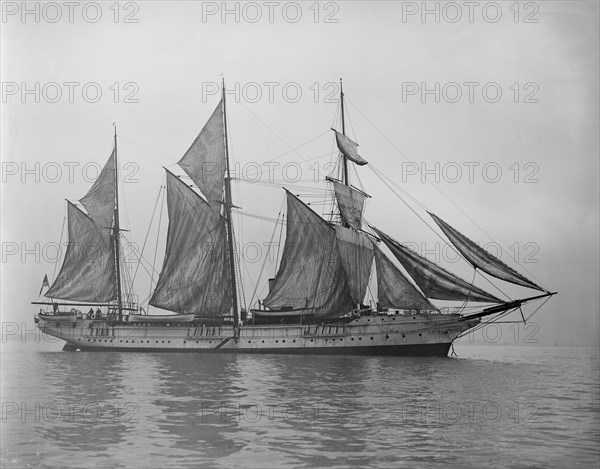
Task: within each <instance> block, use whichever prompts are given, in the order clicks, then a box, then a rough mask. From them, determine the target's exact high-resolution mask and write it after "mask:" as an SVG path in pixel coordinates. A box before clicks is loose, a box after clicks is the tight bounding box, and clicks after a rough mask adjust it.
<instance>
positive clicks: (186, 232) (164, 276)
mask: <svg viewBox="0 0 600 469" xmlns="http://www.w3.org/2000/svg"><path fill="white" fill-rule="evenodd" d="M167 210H168V213H169V229H168V231H167V247H166V252H165V258H164V261H163V266H162V270H161V273H160V276H159V278H158V282H157V285H156V288H155V290H154V294H153V295H152V298H151V300H150V304H151V305H152V306H156V307H158V308H163V309H167V310H170V311H175V312H177V313H194V314H196V315H197V316H200V317H207V318H212V317H215V316H223V315H225V314H227V313H228V312H229V310H230V308H231V305H232V294H231V280H230V278H231V277H230V272H229V268H228V263H227V262H228V250H227V236H226V230H225V223H224V221H223V220H222V217H221V216H220V215H219V213H218V212H217V211H215V210H214V209H213V208H212V207H211V206H210V205H209V204H208V203H207V202H206V201H205V200H204V199H202V197H200V196H199V195H198V194H196V193H195V192H194V191H193V190H192V189H190V188H189V187H188V186H187V185H186V184H185V183H184V182H182V181H181V180H180V179H179V178H178V177H177V176H175V175H173V174H172V173H170V172H168V171H167Z"/></svg>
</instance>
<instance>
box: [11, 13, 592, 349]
mask: <svg viewBox="0 0 600 469" xmlns="http://www.w3.org/2000/svg"><path fill="white" fill-rule="evenodd" d="M111 5H112V6H111ZM115 5H117V4H114V3H106V4H104V3H102V4H99V6H96V5H95V4H90V3H86V2H81V3H79V4H77V5H75V6H74V7H72V10H69V6H68V5H65V4H64V3H61V2H58V3H54V4H36V3H30V4H27V8H28V10H29V12H26V13H25V14H24V12H23V4H22V3H21V2H5V3H4V4H3V7H2V8H3V11H2V14H3V17H2V38H1V39H2V64H1V65H2V82H3V88H2V178H3V181H2V182H3V183H2V250H3V259H2V292H1V299H2V300H1V301H2V305H1V306H2V321H4V322H7V321H15V322H21V321H27V323H28V324H33V323H32V316H33V314H34V313H35V312H36V311H37V308H36V307H35V306H32V305H30V304H29V302H30V301H32V300H33V301H34V300H37V299H38V296H37V295H38V291H39V288H40V285H41V281H42V278H43V277H44V274H46V273H47V274H48V275H49V277H50V279H51V280H52V279H53V273H54V271H55V268H54V262H53V258H54V257H55V254H56V250H55V244H53V243H57V242H58V241H59V240H60V236H61V228H62V225H63V219H64V216H65V213H66V207H65V202H64V199H65V198H68V199H69V200H72V201H76V200H77V199H79V198H81V197H82V196H83V195H84V194H85V193H86V191H87V190H88V189H89V187H90V186H91V183H92V182H93V179H94V177H95V175H96V174H97V172H96V169H97V168H98V167H99V165H102V164H104V162H105V161H106V159H107V158H108V156H109V154H110V151H111V149H112V133H113V127H112V124H113V122H116V123H117V125H118V133H119V140H118V145H119V159H120V171H121V176H122V179H123V183H122V185H121V188H122V194H123V199H124V200H123V205H122V206H121V207H122V211H123V224H124V225H125V228H127V229H129V230H131V231H130V232H128V233H127V236H128V237H129V238H130V240H131V241H132V242H133V243H135V245H137V246H140V247H141V246H142V244H143V243H144V238H145V237H146V233H147V231H148V226H149V222H150V218H151V216H152V212H153V209H154V206H155V200H156V197H157V195H158V192H159V187H160V185H161V183H162V181H163V180H164V170H163V169H162V166H171V165H173V164H174V163H175V162H176V161H178V160H179V158H180V157H181V156H182V155H183V153H184V152H185V150H186V149H187V148H188V146H189V145H190V143H191V142H192V141H193V139H194V138H195V136H196V135H197V133H198V132H199V131H200V129H201V128H202V126H203V125H204V122H205V121H206V120H207V119H208V117H209V116H210V114H211V113H212V111H213V109H214V107H215V106H216V105H217V103H218V99H219V97H218V89H217V86H218V85H219V83H220V80H221V74H223V75H224V77H225V79H226V81H227V88H228V89H229V90H231V91H232V92H231V93H230V94H228V109H227V111H228V121H229V125H230V129H229V130H230V142H231V152H232V159H233V160H234V162H235V163H236V164H238V165H239V166H237V167H238V168H239V171H237V172H236V176H237V177H249V178H252V179H254V180H255V179H257V178H256V177H255V176H256V169H257V168H260V170H261V171H262V177H261V181H262V182H261V183H260V184H259V183H248V182H240V183H235V184H234V199H235V200H234V202H235V203H236V205H239V206H240V207H241V208H242V209H243V210H244V211H245V212H249V213H250V214H255V215H259V216H260V217H266V218H276V217H277V213H278V211H279V209H280V207H281V206H282V201H283V198H284V191H283V190H282V189H281V184H282V183H283V182H284V180H285V179H286V178H287V180H288V183H286V186H288V187H291V188H293V184H290V183H289V182H290V181H291V180H292V181H293V180H295V179H299V180H300V181H299V182H298V184H300V185H301V186H303V187H305V186H306V187H308V186H310V187H322V188H324V187H325V185H324V184H323V183H322V180H323V178H324V176H326V175H327V174H328V169H329V167H328V166H326V165H327V163H328V162H330V161H334V160H335V156H336V153H335V152H334V151H333V149H334V137H333V135H332V132H327V131H328V130H329V128H330V127H331V126H332V125H333V124H336V125H339V124H337V123H336V122H339V119H338V120H337V121H336V113H337V112H338V101H337V99H338V96H337V93H338V88H337V86H338V80H339V78H340V77H343V79H344V91H345V93H346V96H347V97H348V100H347V103H346V104H347V111H348V114H349V116H350V122H347V127H348V129H347V130H348V133H349V134H350V135H351V136H352V138H355V139H356V140H357V141H358V142H359V144H360V152H361V154H362V156H364V157H365V158H366V159H367V160H368V161H369V162H370V166H372V168H373V169H374V170H375V171H379V172H381V173H384V174H385V175H387V176H388V177H389V178H391V179H392V180H393V181H394V182H395V183H396V184H398V185H399V186H400V187H401V188H402V189H404V190H406V191H408V192H409V193H410V194H411V195H412V196H414V197H415V198H416V199H418V200H419V201H420V202H421V203H422V204H424V205H425V206H426V207H427V208H428V209H429V210H431V211H433V212H435V213H436V214H438V215H439V216H440V217H441V218H443V219H444V220H446V221H447V222H449V223H450V224H452V225H453V226H454V227H455V228H456V229H458V230H459V231H461V232H462V233H464V234H466V235H468V236H470V237H471V238H472V239H474V240H476V241H478V242H480V243H482V244H486V243H489V242H490V241H491V240H493V241H495V242H497V243H498V244H499V245H501V246H502V248H503V249H504V252H502V253H501V255H502V260H504V261H505V262H507V263H508V264H509V265H511V266H513V267H515V268H517V269H518V270H519V271H520V272H523V273H525V274H526V275H528V276H529V275H530V276H531V277H532V278H535V279H537V280H538V281H539V282H541V284H542V285H543V286H545V287H546V288H548V289H550V290H552V291H558V292H559V295H558V296H556V297H554V298H552V299H551V300H550V301H549V302H548V303H547V304H546V306H545V307H544V308H543V309H542V310H541V311H540V312H538V313H537V314H536V316H535V317H534V319H533V321H535V322H536V324H537V325H538V326H539V333H538V335H537V337H538V338H539V339H540V340H541V342H542V343H547V344H553V343H554V341H555V340H558V342H559V343H561V344H573V345H575V344H578V343H581V344H588V345H589V344H594V343H597V341H598V332H597V331H598V316H599V287H598V285H599V278H598V261H599V257H598V256H599V252H598V235H599V229H598V160H599V158H598V124H599V122H598V104H599V103H598V39H599V38H598V3H597V2H595V1H589V2H585V1H569V2H560V1H552V2H522V3H520V4H516V3H515V2H512V1H511V2H497V3H493V2H480V4H478V5H477V6H475V7H473V10H469V7H468V5H465V4H464V3H462V2H459V3H453V4H451V5H448V4H445V3H436V2H431V3H428V4H427V5H426V8H427V9H428V12H424V11H422V9H423V4H422V3H421V2H391V1H389V2H387V1H386V2H383V1H382V2H359V1H341V2H324V3H320V4H317V3H312V2H306V3H305V2H300V3H293V2H275V3H272V4H269V2H267V3H264V2H256V3H250V4H247V3H237V2H232V3H228V4H227V8H228V10H229V12H224V11H223V9H222V5H223V4H222V3H221V2H204V3H201V2H168V4H167V2H129V3H122V4H118V5H117V6H115ZM98 92H100V93H101V95H98ZM36 101H37V102H36ZM307 142H310V143H307ZM305 143H307V144H306V145H304V146H302V147H300V148H298V149H297V150H295V151H292V152H290V149H292V148H296V147H298V146H300V145H302V144H305ZM286 152H289V153H288V154H285V155H283V156H281V155H282V154H284V153H286ZM275 158H277V159H275ZM273 160H274V161H275V162H277V163H279V166H277V167H275V166H273V165H271V166H269V165H267V164H266V162H271V161H273ZM286 164H287V166H285V169H284V165H286ZM269 168H273V169H269ZM417 168H419V169H425V170H427V172H426V180H425V181H423V179H422V178H423V176H422V175H421V174H418V173H417ZM170 169H172V170H174V171H178V170H177V168H176V167H174V166H171V168H170ZM358 171H359V174H360V184H362V187H364V190H365V191H367V192H368V193H369V194H371V195H372V197H373V198H372V199H370V200H369V202H368V206H367V211H366V215H365V216H366V218H367V220H368V221H369V222H370V223H373V224H375V225H377V226H378V227H380V228H381V229H382V230H384V231H386V232H387V233H389V234H392V235H393V236H395V237H396V238H397V239H398V240H400V241H403V242H407V243H412V244H413V245H414V246H416V247H418V248H419V249H420V250H421V252H422V253H424V254H426V253H427V252H429V255H428V256H429V258H430V259H432V260H438V261H439V262H441V263H442V265H444V266H445V267H448V268H450V269H452V270H454V271H455V272H458V273H460V274H461V275H463V276H464V277H465V278H468V279H469V280H470V279H471V278H472V270H470V269H469V268H468V266H466V265H464V263H461V262H453V260H454V259H453V257H452V256H451V255H450V251H448V250H446V249H445V248H444V247H443V245H439V244H437V243H438V242H439V241H440V238H439V237H437V236H436V235H435V234H434V233H432V232H431V230H430V229H429V228H428V227H427V226H426V225H424V224H423V222H422V221H421V220H420V219H419V218H418V217H417V216H415V214H413V212H412V211H410V210H409V209H408V208H407V207H406V206H405V205H404V204H403V203H402V201H400V200H399V199H398V197H397V196H396V195H395V194H394V193H393V192H391V191H390V190H389V188H387V187H386V186H385V185H384V184H383V183H382V182H381V180H380V179H379V178H377V177H376V175H375V174H374V172H373V170H372V169H369V166H367V167H362V168H359V170H358ZM179 173H180V174H181V173H182V172H179ZM315 178H316V180H317V181H319V183H318V184H314V183H312V182H311V180H314V179H315ZM269 179H272V182H277V183H279V185H276V184H263V182H269ZM436 179H437V180H438V182H437V184H432V183H435V181H436ZM353 181H356V179H354V180H353ZM355 183H356V184H358V182H355ZM293 190H294V191H295V192H297V193H300V194H307V195H308V194H309V193H314V191H312V190H308V189H304V188H301V189H293ZM396 191H397V192H398V193H399V190H398V189H396ZM304 200H306V201H307V202H311V201H314V200H316V199H311V198H310V197H304ZM314 208H315V210H317V211H318V212H319V213H322V212H323V210H324V209H325V206H323V205H316V206H314ZM413 208H415V210H417V211H418V213H419V214H421V215H422V214H423V213H424V212H423V211H422V210H421V209H419V207H418V206H416V205H414V204H413ZM419 210H421V211H419ZM162 223H163V224H162V231H164V228H165V227H166V216H165V214H164V213H163V221H162ZM153 226H154V227H153V228H152V229H151V230H150V236H149V237H148V239H149V240H148V243H147V247H146V250H145V252H144V256H145V257H146V258H147V259H150V260H152V259H153V257H154V248H155V246H156V244H157V241H156V231H157V228H156V220H155V223H154V225H153ZM236 233H237V239H238V241H239V243H240V244H241V245H242V246H245V247H246V248H245V252H244V254H245V259H246V262H244V263H243V267H242V270H243V276H244V280H245V281H244V289H245V297H246V301H247V302H249V301H250V298H251V297H252V293H253V291H254V288H255V283H256V281H257V279H258V275H259V272H260V270H261V267H262V261H263V258H264V256H265V254H266V253H265V250H264V243H267V242H268V241H269V240H270V239H271V236H272V233H273V223H272V222H270V221H269V220H261V219H257V218H251V217H247V216H236ZM488 235H489V236H490V237H491V239H490V237H488ZM277 236H278V234H276V238H275V239H276V240H277ZM63 241H66V235H65V238H64V239H63ZM253 243H257V245H259V246H261V247H262V249H263V251H262V252H261V253H260V254H259V256H258V259H255V257H257V255H256V249H254V248H253V246H254V245H255V244H253ZM158 246H159V249H158V255H157V263H156V268H157V269H159V267H160V265H161V259H162V255H163V252H164V236H163V237H161V238H159V240H158ZM494 246H495V245H494ZM425 251H426V252H425ZM517 262H518V263H517ZM59 266H60V262H59ZM57 271H58V270H56V272H57ZM527 272H529V274H528V273H527ZM274 273H275V264H274V263H273V262H267V264H266V266H265V271H264V273H263V277H262V278H261V279H260V284H259V286H258V291H259V292H261V291H262V295H261V296H260V297H264V295H265V293H266V291H265V290H264V286H265V284H266V279H267V278H268V277H269V276H272V275H273V274H274ZM155 280H156V279H155ZM477 282H478V284H479V285H480V286H482V287H484V286H485V287H486V288H488V289H489V290H490V291H492V292H493V293H498V291H497V290H494V289H493V287H490V285H489V284H487V283H486V282H481V280H479V279H478V280H477ZM495 284H496V285H498V286H499V287H500V288H501V289H502V290H503V291H505V292H507V293H508V294H509V295H511V296H512V297H522V296H528V295H531V294H533V293H532V292H530V291H527V290H525V289H522V288H520V287H514V288H513V287H511V286H510V285H506V284H502V282H495ZM136 290H137V292H138V294H139V296H140V299H144V298H146V297H147V296H148V293H149V279H148V276H147V275H146V273H145V272H143V271H142V270H141V271H140V273H138V278H137V279H136ZM528 311H529V312H532V311H533V309H532V308H528Z"/></svg>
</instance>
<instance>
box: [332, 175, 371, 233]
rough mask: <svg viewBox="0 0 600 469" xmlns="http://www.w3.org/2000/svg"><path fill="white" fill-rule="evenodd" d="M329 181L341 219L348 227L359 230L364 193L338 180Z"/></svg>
mask: <svg viewBox="0 0 600 469" xmlns="http://www.w3.org/2000/svg"><path fill="white" fill-rule="evenodd" d="M331 182H332V183H333V189H334V191H335V198H336V200H337V205H338V208H339V209H340V216H341V217H342V221H343V222H344V223H345V224H346V225H347V226H349V227H350V228H354V229H355V230H360V228H361V227H362V213H363V208H364V206H365V197H366V194H365V193H364V192H361V191H358V190H356V189H354V188H352V187H350V186H346V185H345V184H342V183H340V182H338V181H334V180H331Z"/></svg>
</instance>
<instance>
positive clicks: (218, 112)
mask: <svg viewBox="0 0 600 469" xmlns="http://www.w3.org/2000/svg"><path fill="white" fill-rule="evenodd" d="M226 158H227V155H226V153H225V127H224V124H223V104H222V101H219V104H218V106H217V108H216V109H215V110H214V112H213V113H212V115H211V116H210V119H208V121H207V122H206V124H205V125H204V127H203V128H202V130H201V131H200V133H199V134H198V136H197V137H196V139H195V140H194V142H193V143H192V145H191V146H190V148H189V149H188V151H186V152H185V154H184V155H183V157H182V158H181V160H180V161H179V163H178V164H179V166H181V167H182V168H183V170H184V171H185V172H186V173H187V174H188V176H189V177H190V178H192V181H194V183H195V184H196V186H198V188H199V189H200V190H201V191H202V193H203V194H204V196H205V197H206V200H208V203H209V204H210V205H211V207H213V208H214V209H215V211H216V212H219V211H220V209H221V199H222V197H223V181H224V177H225V170H226Z"/></svg>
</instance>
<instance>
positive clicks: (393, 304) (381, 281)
mask: <svg viewBox="0 0 600 469" xmlns="http://www.w3.org/2000/svg"><path fill="white" fill-rule="evenodd" d="M375 265H376V268H377V292H378V295H377V298H378V299H377V303H378V306H379V307H380V308H399V309H419V310H435V309H436V307H435V306H433V305H432V304H431V303H430V302H429V301H427V298H425V297H424V296H423V294H422V293H421V292H420V291H419V290H417V289H416V288H415V287H414V286H413V284H412V283H410V281H409V280H408V279H407V278H406V277H405V276H404V275H403V274H402V272H400V270H398V269H397V268H396V266H395V265H394V264H392V262H391V261H390V260H389V259H388V258H387V257H386V256H385V255H384V254H383V253H382V252H381V251H380V250H379V249H375Z"/></svg>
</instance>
